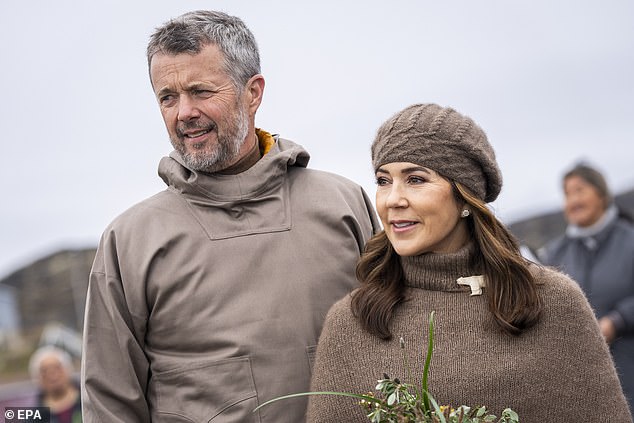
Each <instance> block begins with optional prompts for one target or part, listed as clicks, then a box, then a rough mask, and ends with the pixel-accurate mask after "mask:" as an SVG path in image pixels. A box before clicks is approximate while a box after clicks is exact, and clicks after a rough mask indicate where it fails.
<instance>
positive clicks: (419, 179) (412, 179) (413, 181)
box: [407, 176, 425, 184]
mask: <svg viewBox="0 0 634 423" xmlns="http://www.w3.org/2000/svg"><path fill="white" fill-rule="evenodd" d="M407 181H408V182H409V183H410V184H422V183H425V178H422V177H420V176H410V177H409V178H408V179H407Z"/></svg>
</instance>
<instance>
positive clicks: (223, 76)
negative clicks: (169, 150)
mask: <svg viewBox="0 0 634 423" xmlns="http://www.w3.org/2000/svg"><path fill="white" fill-rule="evenodd" d="M222 63H223V55H222V53H221V52H220V50H219V49H218V47H216V46H215V45H213V44H209V45H207V46H206V47H204V48H203V49H202V50H201V51H200V53H198V54H195V55H192V54H186V53H183V54H177V55H166V54H161V53H158V54H156V55H154V57H153V58H152V62H151V65H150V78H151V80H152V86H153V88H154V93H155V95H156V98H157V99H158V102H159V106H160V109H161V114H162V115H163V120H164V121H165V126H166V127H167V132H168V133H169V136H170V140H171V142H172V145H173V146H174V148H175V149H176V151H178V152H179V153H180V154H181V155H182V156H183V158H184V160H185V162H186V163H187V165H188V166H189V167H190V168H191V169H193V170H197V171H203V172H210V173H213V172H218V171H220V170H222V169H226V168H227V167H229V166H231V165H232V164H234V163H236V162H237V161H238V160H240V158H242V157H243V155H245V154H246V153H247V152H248V151H250V149H251V147H252V146H253V142H255V136H254V137H253V142H249V143H247V142H246V140H247V135H249V132H250V131H249V129H250V125H249V124H250V119H251V115H250V109H249V100H248V95H247V94H248V90H242V92H236V89H235V86H234V84H233V82H232V80H231V78H229V75H228V74H227V73H226V72H225V70H224V68H223V65H222Z"/></svg>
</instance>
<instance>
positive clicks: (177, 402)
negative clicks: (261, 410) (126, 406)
mask: <svg viewBox="0 0 634 423" xmlns="http://www.w3.org/2000/svg"><path fill="white" fill-rule="evenodd" d="M148 397H149V398H150V402H151V403H152V402H154V401H155V404H153V408H154V411H153V413H152V414H154V415H155V420H156V421H160V422H195V423H199V422H212V423H224V422H244V423H257V422H259V421H260V419H259V415H258V413H253V409H254V408H255V407H257V405H258V404H257V392H256V390H255V383H254V381H253V375H252V373H251V362H250V360H249V357H236V358H230V359H226V360H220V361H213V362H203V363H201V362H196V363H192V364H190V365H186V366H181V367H178V368H176V369H173V370H168V371H166V372H161V373H156V374H154V375H153V376H152V381H151V382H150V389H149V392H148ZM152 397H154V401H152V399H153V398H152Z"/></svg>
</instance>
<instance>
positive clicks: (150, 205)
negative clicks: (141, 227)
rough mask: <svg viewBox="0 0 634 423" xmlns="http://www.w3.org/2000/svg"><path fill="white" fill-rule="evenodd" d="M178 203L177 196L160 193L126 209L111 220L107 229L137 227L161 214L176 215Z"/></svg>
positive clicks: (165, 191) (167, 192)
mask: <svg viewBox="0 0 634 423" xmlns="http://www.w3.org/2000/svg"><path fill="white" fill-rule="evenodd" d="M179 203H180V201H179V200H178V196H176V195H174V193H173V192H171V191H170V190H169V189H166V190H163V191H160V192H158V193H156V194H154V195H152V196H151V197H148V198H145V199H143V200H141V201H139V202H137V203H135V204H133V205H132V206H130V207H128V208H127V209H126V210H124V211H123V212H121V213H120V214H119V215H117V216H116V217H115V218H114V219H113V220H112V222H111V223H110V225H109V227H119V226H129V225H138V224H140V223H143V222H146V221H148V220H149V219H152V218H153V217H156V214H157V213H161V212H163V213H176V210H177V209H178V208H179Z"/></svg>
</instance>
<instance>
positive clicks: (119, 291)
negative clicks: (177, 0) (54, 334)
mask: <svg viewBox="0 0 634 423" xmlns="http://www.w3.org/2000/svg"><path fill="white" fill-rule="evenodd" d="M147 55H148V64H149V70H150V79H151V83H152V87H153V90H154V92H155V94H156V98H157V100H158V102H159V106H160V110H161V113H162V115H163V119H164V121H165V125H166V127H167V131H168V133H169V136H170V139H171V142H172V145H173V146H174V149H175V151H173V152H172V153H171V154H170V155H169V157H165V158H163V159H162V160H161V162H160V164H159V174H160V176H161V178H162V179H163V180H164V181H165V183H166V184H167V186H168V188H167V189H166V190H165V191H163V192H161V193H158V194H157V195H155V196H153V197H151V198H149V199H147V200H145V201H143V202H141V203H140V204H138V205H136V206H134V207H132V208H131V209H129V210H128V211H126V212H125V213H123V214H122V215H121V216H119V217H118V218H117V219H115V221H114V222H113V223H111V225H110V226H109V227H108V228H107V229H106V230H105V232H104V234H103V236H102V239H101V241H100V245H99V249H98V251H97V255H96V258H95V262H94V265H93V269H92V272H91V277H90V284H89V288H88V299H87V305H86V320H85V328H84V355H83V362H82V401H83V404H84V419H85V421H87V422H108V423H111V422H126V423H130V422H149V421H160V422H164V421H170V422H174V421H181V422H203V421H204V422H207V421H213V422H271V423H280V422H292V423H295V422H300V421H303V420H304V412H305V406H306V399H305V398H298V399H294V400H288V401H285V402H279V403H276V404H273V405H271V406H268V407H264V408H263V409H260V410H258V411H257V412H255V413H253V409H254V408H256V406H257V405H258V404H261V403H262V402H264V401H266V400H269V399H271V398H274V397H276V396H280V395H284V394H288V393H294V392H301V391H306V390H307V389H308V388H309V379H310V372H311V365H312V357H313V354H314V346H315V345H316V344H317V339H318V336H319V333H320V330H321V326H322V321H323V319H324V317H325V314H326V312H327V310H328V309H329V307H330V305H331V304H332V303H333V302H334V301H335V300H337V299H338V298H340V297H342V296H344V295H346V293H347V292H349V291H350V290H351V289H352V288H353V287H354V286H355V285H356V281H355V276H354V268H355V263H356V260H357V258H358V257H359V255H360V253H361V251H362V248H363V246H364V244H365V242H366V240H367V239H368V238H369V237H370V236H371V235H372V234H373V232H374V231H375V229H377V228H378V223H377V221H376V218H375V215H374V211H373V209H372V206H371V203H370V201H369V200H368V198H367V196H366V195H365V193H364V192H363V191H362V189H361V188H360V187H359V186H358V185H356V184H353V183H351V182H350V181H348V180H346V179H344V178H342V177H339V176H336V175H332V174H329V173H325V172H319V171H315V170H309V169H306V165H307V163H308V159H309V156H308V153H306V151H305V150H304V149H303V148H302V147H300V146H299V145H297V144H294V143H293V142H291V141H288V140H285V139H282V138H280V137H278V136H272V135H271V134H269V133H267V132H266V131H263V130H260V129H257V128H255V113H256V111H257V109H258V107H259V106H260V103H261V101H262V94H263V91H264V78H263V77H262V75H261V74H260V66H259V53H258V49H257V45H256V42H255V40H254V38H253V35H252V34H251V32H250V31H249V30H248V29H247V28H246V27H245V25H244V23H243V22H242V21H241V20H240V19H238V18H235V17H231V16H228V15H226V14H224V13H218V12H207V11H198V12H192V13H186V14H185V15H183V16H181V17H179V18H176V19H174V20H172V21H169V22H167V23H166V24H164V25H163V26H162V27H160V28H158V29H157V30H156V32H155V33H154V34H153V35H152V36H151V39H150V43H149V45H148V49H147Z"/></svg>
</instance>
